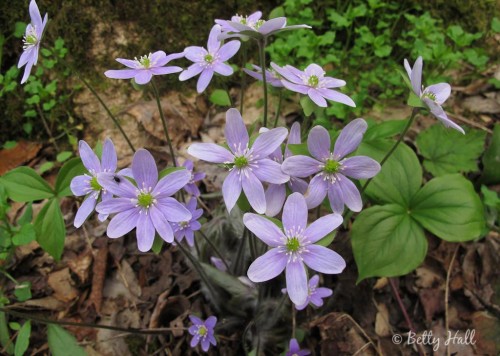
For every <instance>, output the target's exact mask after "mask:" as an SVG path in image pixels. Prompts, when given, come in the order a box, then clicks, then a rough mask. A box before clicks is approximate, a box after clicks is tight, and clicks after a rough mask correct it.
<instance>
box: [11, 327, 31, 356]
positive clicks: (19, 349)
mask: <svg viewBox="0 0 500 356" xmlns="http://www.w3.org/2000/svg"><path fill="white" fill-rule="evenodd" d="M30 335H31V322H30V321H29V320H27V321H26V322H25V323H24V324H23V326H22V327H21V330H19V333H18V334H17V338H16V346H15V348H14V355H15V356H22V355H24V353H25V352H26V350H28V346H29V344H30Z"/></svg>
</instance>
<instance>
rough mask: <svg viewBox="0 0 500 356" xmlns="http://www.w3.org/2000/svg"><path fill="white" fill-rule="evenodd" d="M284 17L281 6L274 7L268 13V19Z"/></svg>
mask: <svg viewBox="0 0 500 356" xmlns="http://www.w3.org/2000/svg"><path fill="white" fill-rule="evenodd" d="M284 16H285V10H284V9H283V7H282V6H278V7H275V8H274V9H273V10H272V11H271V12H270V13H269V19H275V18H277V17H284Z"/></svg>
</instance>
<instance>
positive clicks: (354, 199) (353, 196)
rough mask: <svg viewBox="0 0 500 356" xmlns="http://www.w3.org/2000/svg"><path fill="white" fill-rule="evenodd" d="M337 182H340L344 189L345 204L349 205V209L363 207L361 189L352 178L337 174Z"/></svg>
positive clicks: (355, 209)
mask: <svg viewBox="0 0 500 356" xmlns="http://www.w3.org/2000/svg"><path fill="white" fill-rule="evenodd" d="M335 184H338V185H339V187H340V189H341V190H342V197H343V199H344V204H345V205H347V207H348V208H349V209H351V210H352V211H355V212H358V211H361V209H363V201H362V200H361V195H360V194H359V190H358V188H357V187H356V185H355V184H354V183H353V182H351V180H350V179H348V178H346V177H345V176H343V175H342V174H337V182H335Z"/></svg>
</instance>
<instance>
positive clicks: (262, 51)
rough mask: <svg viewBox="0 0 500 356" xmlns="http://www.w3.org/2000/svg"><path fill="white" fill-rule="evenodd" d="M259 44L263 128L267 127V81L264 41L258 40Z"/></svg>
mask: <svg viewBox="0 0 500 356" xmlns="http://www.w3.org/2000/svg"><path fill="white" fill-rule="evenodd" d="M258 43H259V58H260V67H261V68H262V85H263V87H264V121H263V127H267V79H266V52H265V49H266V40H265V39H263V40H260V41H258Z"/></svg>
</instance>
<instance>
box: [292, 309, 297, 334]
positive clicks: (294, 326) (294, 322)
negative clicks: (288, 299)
mask: <svg viewBox="0 0 500 356" xmlns="http://www.w3.org/2000/svg"><path fill="white" fill-rule="evenodd" d="M296 329H297V310H296V309H295V304H293V303H292V339H295V330H296Z"/></svg>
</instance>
